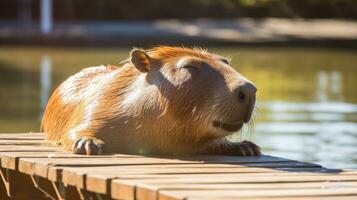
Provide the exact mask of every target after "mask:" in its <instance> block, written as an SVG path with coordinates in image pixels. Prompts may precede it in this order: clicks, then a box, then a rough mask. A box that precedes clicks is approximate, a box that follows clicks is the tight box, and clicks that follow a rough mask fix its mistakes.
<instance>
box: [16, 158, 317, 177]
mask: <svg viewBox="0 0 357 200" xmlns="http://www.w3.org/2000/svg"><path fill="white" fill-rule="evenodd" d="M127 156H128V158H127V159H125V160H124V159H115V158H112V159H101V158H97V159H87V158H83V159H80V160H79V159H70V158H66V159H56V158H51V159H47V158H31V159H25V158H24V159H20V161H19V165H20V166H19V170H20V171H21V170H22V172H24V173H34V169H33V168H34V167H35V164H34V163H36V167H37V168H38V169H41V170H44V171H45V174H47V168H48V166H78V167H79V166H117V165H155V164H197V163H210V162H205V161H196V160H195V161H191V160H188V161H187V160H179V159H164V158H140V157H134V158H131V157H132V156H131V155H127ZM88 158H90V157H88ZM230 158H231V160H225V161H220V163H232V162H235V163H237V164H241V163H242V164H245V163H246V164H245V165H246V166H255V167H259V166H262V167H263V166H264V167H281V168H283V167H291V165H295V166H297V167H304V168H306V167H319V165H315V164H310V163H299V162H282V163H280V162H276V163H272V164H271V163H264V162H267V160H264V159H258V160H257V162H256V163H253V160H251V159H249V160H248V159H245V157H242V159H241V160H239V159H237V158H236V157H232V156H230ZM273 159H274V158H273ZM273 159H270V160H273ZM247 160H248V161H247ZM277 160H280V159H277ZM212 163H219V162H216V161H213V162H212ZM263 163H264V164H263ZM292 163H293V164H292ZM55 171H56V170H55ZM41 174H42V173H41V172H38V175H40V176H41ZM54 177H57V175H55V176H54Z"/></svg>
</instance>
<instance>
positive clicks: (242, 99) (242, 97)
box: [238, 91, 245, 101]
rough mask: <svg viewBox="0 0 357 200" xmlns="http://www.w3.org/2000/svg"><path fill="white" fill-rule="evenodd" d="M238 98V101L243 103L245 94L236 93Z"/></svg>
mask: <svg viewBox="0 0 357 200" xmlns="http://www.w3.org/2000/svg"><path fill="white" fill-rule="evenodd" d="M238 98H239V100H241V101H244V99H245V94H244V93H243V92H242V91H238Z"/></svg>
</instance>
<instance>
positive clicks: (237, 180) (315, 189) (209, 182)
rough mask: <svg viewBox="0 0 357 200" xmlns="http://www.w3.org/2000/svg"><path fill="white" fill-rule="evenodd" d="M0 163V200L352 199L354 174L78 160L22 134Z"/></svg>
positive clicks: (258, 160) (286, 163)
mask: <svg viewBox="0 0 357 200" xmlns="http://www.w3.org/2000/svg"><path fill="white" fill-rule="evenodd" d="M0 158H1V160H0V162H1V167H0V169H1V181H0V199H130V200H134V199H140V200H144V199H150V200H171V199H190V200H197V199H247V200H248V199H249V200H255V199H263V200H264V199H266V200H268V199H269V200H272V199H279V200H282V199H288V200H300V199H313V200H315V199H316V200H317V199H319V200H320V199H326V200H347V199H351V200H356V199H357V171H351V170H349V171H348V170H333V169H327V168H323V167H321V166H320V165H317V164H312V163H304V162H298V161H294V160H289V159H284V158H278V157H272V156H261V157H234V156H194V157H192V156H191V157H175V158H163V157H144V156H137V155H124V154H114V155H103V156H83V155H74V154H71V153H68V152H63V151H61V149H60V148H58V147H53V146H49V145H47V144H46V143H45V141H44V136H43V134H41V133H24V134H0ZM8 196H11V198H9V197H8Z"/></svg>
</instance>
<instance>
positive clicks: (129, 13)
mask: <svg viewBox="0 0 357 200" xmlns="http://www.w3.org/2000/svg"><path fill="white" fill-rule="evenodd" d="M39 4H40V0H1V1H0V20H16V19H20V20H28V21H29V20H32V21H38V20H39V18H40V16H39V13H40V12H39V9H40V5H39ZM52 4H53V8H54V9H53V12H54V13H53V15H54V19H55V20H56V21H67V20H142V19H167V18H177V19H190V18H198V17H208V18H235V17H254V18H261V17H288V18H294V17H302V18H344V19H356V18H357V1H355V0H298V1H297V0H180V1H175V0H146V1H142V0H105V1H102V0H53V1H52ZM93 13H95V15H94V14H93ZM30 16H31V17H30Z"/></svg>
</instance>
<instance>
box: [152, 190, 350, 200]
mask: <svg viewBox="0 0 357 200" xmlns="http://www.w3.org/2000/svg"><path fill="white" fill-rule="evenodd" d="M331 195H334V196H338V195H357V189H356V188H328V189H284V190H280V189H278V190H266V189H261V190H224V192H220V190H163V191H159V198H158V199H159V200H161V199H170V198H171V197H174V198H175V199H177V198H178V199H186V198H188V197H193V198H194V197H199V198H210V197H211V198H212V197H216V198H218V197H219V198H244V197H299V196H300V197H306V198H308V197H310V196H331Z"/></svg>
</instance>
